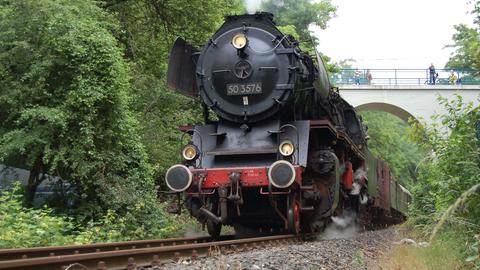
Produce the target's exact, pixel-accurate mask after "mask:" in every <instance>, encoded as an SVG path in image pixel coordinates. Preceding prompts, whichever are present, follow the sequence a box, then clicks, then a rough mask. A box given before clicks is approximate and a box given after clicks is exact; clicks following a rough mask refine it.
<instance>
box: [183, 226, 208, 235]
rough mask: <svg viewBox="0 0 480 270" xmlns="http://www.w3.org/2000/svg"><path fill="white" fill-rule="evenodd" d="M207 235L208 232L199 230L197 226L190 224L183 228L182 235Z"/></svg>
mask: <svg viewBox="0 0 480 270" xmlns="http://www.w3.org/2000/svg"><path fill="white" fill-rule="evenodd" d="M202 236H208V233H207V232H205V231H202V230H200V228H198V226H194V225H190V226H187V227H186V228H185V234H184V237H202Z"/></svg>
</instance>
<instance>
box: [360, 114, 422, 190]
mask: <svg viewBox="0 0 480 270" xmlns="http://www.w3.org/2000/svg"><path fill="white" fill-rule="evenodd" d="M361 116H362V118H363V120H364V122H365V124H367V126H368V135H369V136H370V140H369V141H368V147H369V149H370V150H371V151H372V153H373V154H374V155H375V156H377V157H380V158H381V159H383V160H385V161H387V163H388V164H389V165H390V167H391V169H392V171H393V174H394V175H395V178H396V179H397V180H398V181H399V182H401V183H402V184H403V185H405V186H407V187H409V186H411V185H412V184H413V183H415V181H416V166H417V164H418V163H419V162H420V160H421V159H422V157H423V156H424V153H423V152H422V151H421V149H420V148H419V147H418V146H417V145H416V144H415V143H414V142H413V141H412V140H411V139H410V138H409V132H408V131H409V126H408V125H407V123H405V122H403V121H402V120H400V119H399V118H398V117H396V116H393V115H391V114H389V113H386V112H380V111H366V112H361Z"/></svg>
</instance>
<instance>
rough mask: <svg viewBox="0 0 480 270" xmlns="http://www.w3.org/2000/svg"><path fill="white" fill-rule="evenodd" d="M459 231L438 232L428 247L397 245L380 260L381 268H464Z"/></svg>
mask: <svg viewBox="0 0 480 270" xmlns="http://www.w3.org/2000/svg"><path fill="white" fill-rule="evenodd" d="M459 234H460V233H459V232H458V233H456V232H455V231H453V230H452V231H449V232H446V233H442V234H438V235H437V238H436V239H435V240H434V241H433V242H432V243H431V245H430V246H429V247H417V246H411V245H398V246H396V247H395V248H394V249H393V250H392V251H391V252H388V253H387V254H386V255H385V256H384V257H383V259H382V260H381V263H380V265H381V269H392V270H393V269H394V270H404V269H405V270H406V269H408V270H443V269H445V270H447V269H448V270H455V269H465V264H464V262H463V259H462V258H463V256H462V252H463V250H464V249H465V247H464V245H465V242H464V241H463V240H462V239H461V238H459V237H458V235H459Z"/></svg>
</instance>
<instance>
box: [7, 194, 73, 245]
mask: <svg viewBox="0 0 480 270" xmlns="http://www.w3.org/2000/svg"><path fill="white" fill-rule="evenodd" d="M19 188H20V186H19V185H17V186H16V189H15V190H14V191H13V192H8V191H7V192H3V193H2V194H1V195H0V248H11V247H32V246H48V245H65V244H69V243H72V242H73V240H74V237H73V236H72V235H71V234H72V232H73V231H74V227H73V225H72V223H71V220H70V219H68V218H65V217H58V216H57V217H55V216H52V210H51V209H49V208H42V209H37V210H35V209H28V208H24V207H23V206H22V199H23V198H22V195H19V194H17V193H18V191H19Z"/></svg>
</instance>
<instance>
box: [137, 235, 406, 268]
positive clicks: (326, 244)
mask: <svg viewBox="0 0 480 270" xmlns="http://www.w3.org/2000/svg"><path fill="white" fill-rule="evenodd" d="M399 237H400V236H399V232H398V229H397V228H396V227H390V228H388V229H383V230H376V231H364V232H360V233H356V232H354V231H348V232H345V231H344V232H335V231H334V232H331V231H330V232H329V231H328V230H327V231H326V232H325V233H324V234H323V235H322V236H321V238H322V239H319V240H313V241H306V242H302V243H297V244H288V245H287V244H282V245H278V246H272V247H267V248H257V249H255V250H251V251H242V252H235V253H233V252H230V253H228V254H219V255H217V256H213V257H207V258H199V259H197V260H195V261H191V260H189V259H185V260H180V261H179V262H178V263H169V264H165V265H164V266H162V267H161V268H153V269H225V270H226V269H235V270H237V269H238V270H240V269H322V270H324V269H325V270H326V269H376V268H377V267H378V260H379V258H380V257H381V256H382V255H383V254H384V253H385V252H388V251H389V250H390V249H391V247H392V246H393V244H394V242H395V241H397V240H398V239H399ZM326 239H328V240H326ZM144 269H145V270H147V269H152V268H144ZM153 269H152V270H153Z"/></svg>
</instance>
